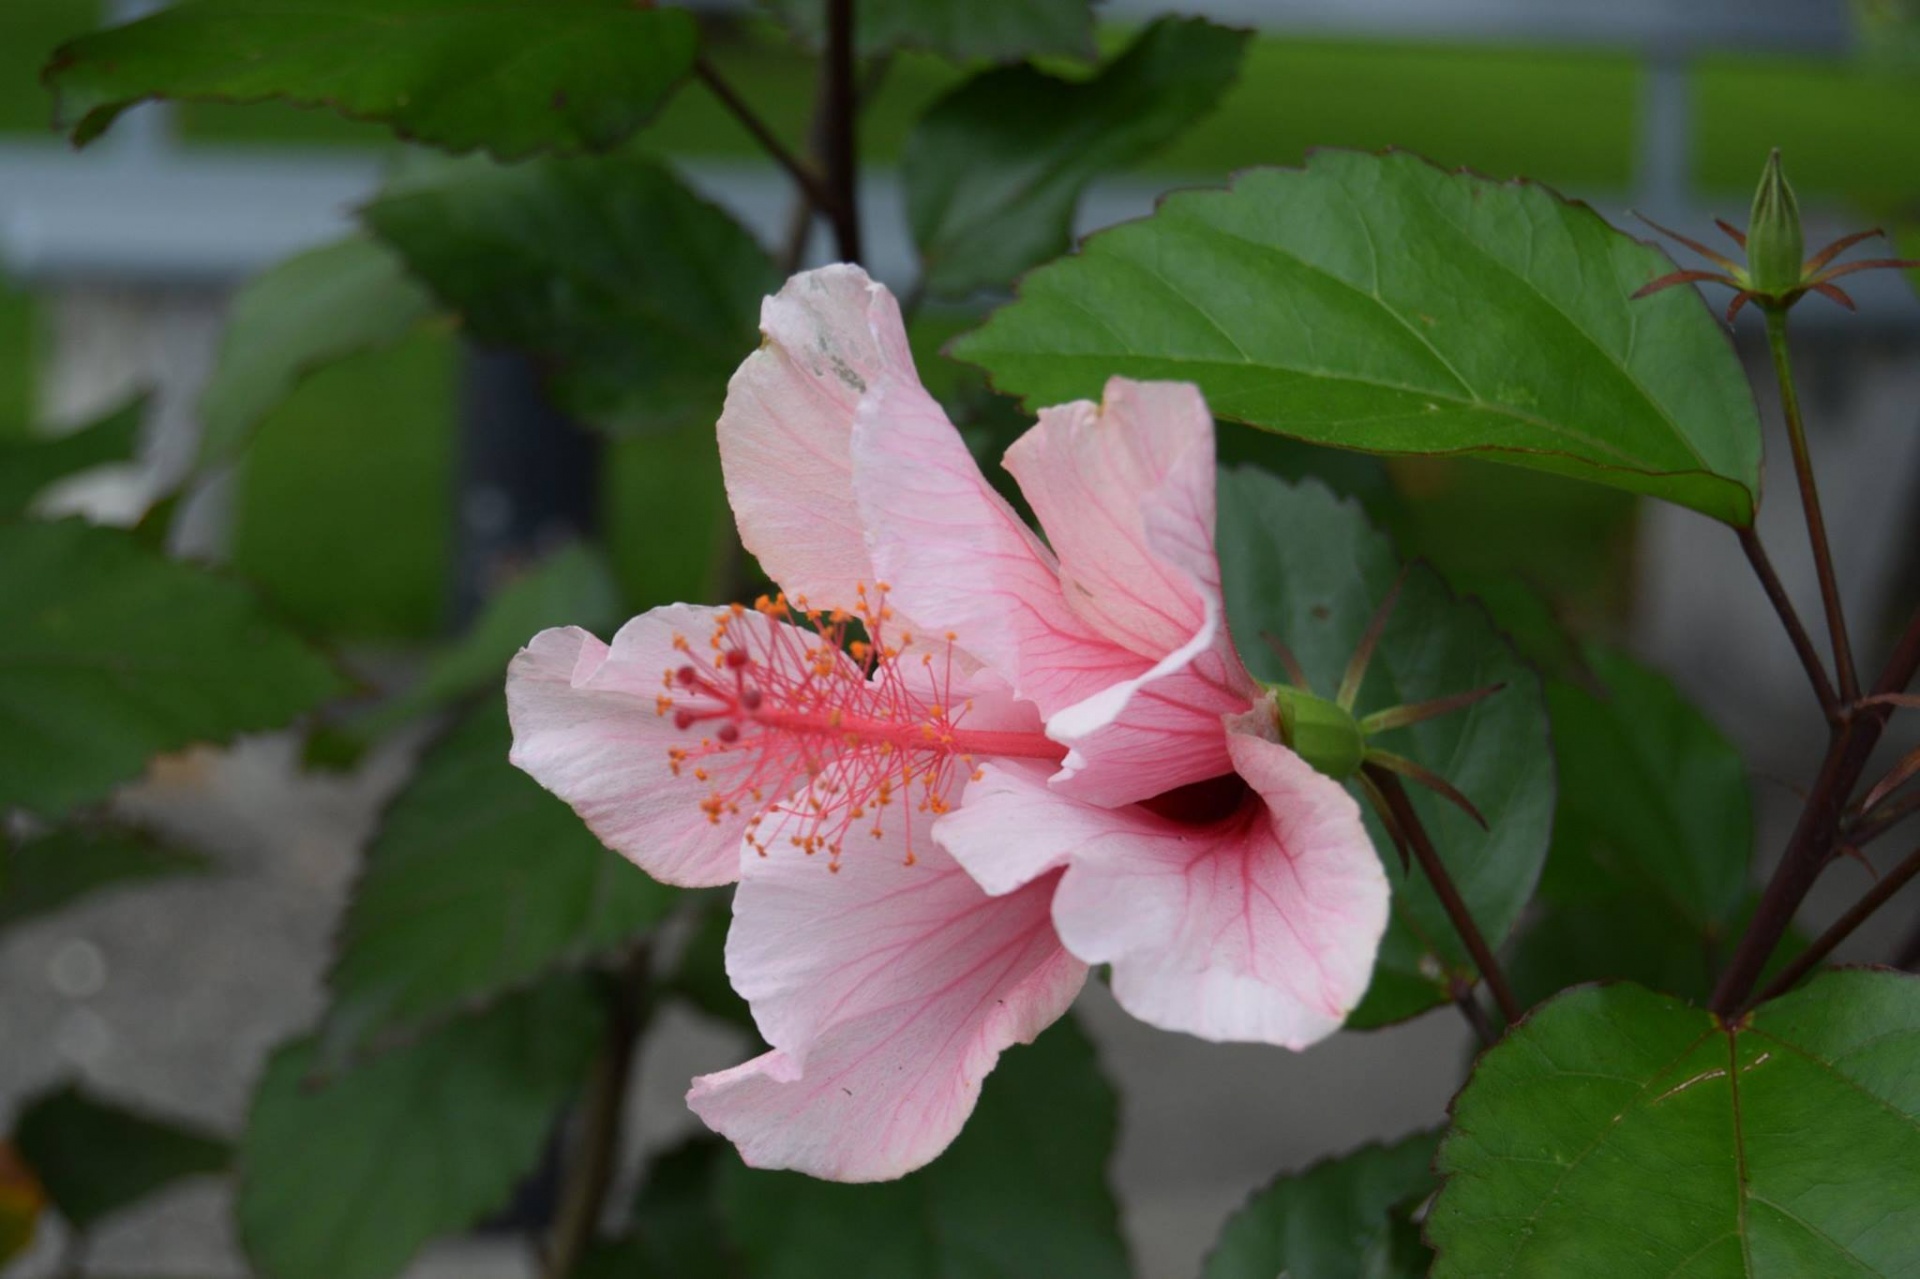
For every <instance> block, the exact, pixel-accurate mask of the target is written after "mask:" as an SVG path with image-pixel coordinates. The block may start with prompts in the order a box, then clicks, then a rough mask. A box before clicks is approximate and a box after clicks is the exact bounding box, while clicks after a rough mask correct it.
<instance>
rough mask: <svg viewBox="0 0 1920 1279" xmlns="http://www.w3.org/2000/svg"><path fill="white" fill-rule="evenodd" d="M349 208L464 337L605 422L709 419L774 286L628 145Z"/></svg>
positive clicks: (690, 198) (730, 227) (738, 241)
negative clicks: (533, 367) (523, 362)
mask: <svg viewBox="0 0 1920 1279" xmlns="http://www.w3.org/2000/svg"><path fill="white" fill-rule="evenodd" d="M362 216H363V217H364V218H365V220H366V222H367V224H368V225H369V226H370V227H372V229H373V230H374V232H375V233H376V234H378V235H379V236H380V238H381V239H383V240H385V241H386V242H387V243H389V244H391V245H392V246H393V247H394V248H396V249H398V250H399V252H400V254H401V256H402V257H404V258H405V259H406V261H407V266H408V268H409V269H410V270H412V271H413V273H414V274H415V275H417V276H419V277H420V278H421V279H423V280H425V281H426V283H427V285H428V286H429V287H430V288H432V289H433V291H434V293H435V294H436V295H438V297H439V298H440V300H441V301H442V302H443V303H445V304H446V305H447V306H449V307H452V308H453V309H455V310H457V311H459V312H460V313H461V314H462V315H463V316H464V317H465V319H466V321H467V324H468V326H469V327H470V328H471V329H472V331H473V332H474V334H475V335H477V336H478V337H480V338H481V339H482V340H484V341H488V342H495V343H499V344H502V345H506V346H514V347H520V348H523V349H525V350H528V351H530V352H533V353H534V354H536V355H538V356H540V357H541V358H543V359H544V360H546V361H547V362H548V363H549V364H550V366H551V368H552V371H553V377H554V389H555V392H556V393H557V395H558V398H559V399H560V401H561V402H562V404H563V405H564V407H566V408H568V409H569V410H571V411H572V412H574V413H576V414H578V415H579V416H581V417H582V418H585V419H587V420H589V421H593V422H596V423H599V424H601V425H605V426H612V427H642V428H649V429H659V428H664V427H670V426H676V425H683V424H690V423H701V424H704V425H707V426H709V427H711V425H712V423H713V421H714V419H715V418H716V417H718V416H719V410H720V402H721V399H722V398H723V396H724V394H725V391H726V384H727V378H728V377H729V376H731V375H732V373H733V370H734V368H735V367H736V366H737V365H738V364H739V363H740V361H741V360H743V359H745V358H746V357H747V355H748V354H750V353H751V352H752V351H753V349H754V347H755V346H756V345H757V343H758V342H759V333H758V330H757V328H756V327H755V325H756V320H757V318H758V316H759V307H760V300H761V298H762V297H764V296H765V295H766V294H768V293H770V292H772V291H773V290H774V289H775V288H776V287H778V285H779V279H778V278H777V274H776V272H775V271H774V268H773V264H772V263H771V262H769V261H768V259H767V255H766V253H765V251H764V250H762V249H761V248H760V246H759V245H758V244H757V243H756V242H755V241H754V239H753V237H752V236H751V235H749V234H748V233H747V232H746V230H744V229H743V228H742V227H741V226H740V224H739V223H737V222H735V221H734V220H733V218H732V217H731V216H730V215H729V214H727V213H726V212H725V211H723V210H722V209H720V208H719V207H717V206H715V205H712V204H709V203H708V202H706V201H705V200H702V199H701V198H700V197H698V196H696V195H694V194H693V192H691V191H689V190H688V189H687V188H686V187H685V186H684V185H682V183H681V182H680V180H679V179H678V178H676V177H675V176H674V175H673V173H672V172H671V171H670V170H669V169H667V168H666V167H664V166H663V165H660V164H658V163H656V162H654V161H651V160H645V159H640V158H635V157H625V156H623V157H620V158H618V159H609V160H564V161H563V160H553V161H542V162H540V163H536V164H525V165H519V166H516V167H513V168H510V169H501V168H490V169H484V170H478V171H468V172H463V173H460V174H458V175H456V176H454V177H452V178H450V179H446V180H444V181H441V182H437V183H435V184H432V185H428V186H422V187H413V188H408V189H405V190H400V191H395V192H392V193H389V194H388V195H386V196H383V197H382V198H380V199H379V200H376V201H375V202H374V203H372V204H371V205H369V206H367V208H366V209H365V210H363V212H362Z"/></svg>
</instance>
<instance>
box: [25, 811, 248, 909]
mask: <svg viewBox="0 0 1920 1279" xmlns="http://www.w3.org/2000/svg"><path fill="white" fill-rule="evenodd" d="M209 869H211V863H210V862H209V861H208V860H207V859H206V857H204V856H202V855H201V854H199V853H196V852H190V851H188V850H186V849H181V848H174V847H171V846H169V845H167V844H163V843H161V842H160V841H159V840H157V839H155V838H154V837H153V836H151V835H149V834H147V833H146V832H145V831H140V830H134V829H132V828H130V827H124V826H108V827H92V826H64V827H61V828H60V829H58V830H55V831H52V832H51V833H49V834H46V835H43V836H41V837H39V838H38V839H30V840H23V841H20V842H17V843H12V842H0V927H4V926H6V925H8V924H17V923H19V922H20V921H21V920H24V919H32V918H33V917H35V916H37V915H47V914H51V913H52V912H54V911H56V910H59V909H61V908H62V907H64V906H66V905H68V904H69V903H71V902H74V901H76V900H78V899H79V898H82V897H85V896H88V895H89V894H91V893H96V892H99V891H100V890H101V889H104V888H111V887H114V886H116V885H122V884H129V883H139V882H143V881H146V880H152V879H162V878H165V877H168V876H171V875H200V874H205V873H206V872H207V871H208V870H209Z"/></svg>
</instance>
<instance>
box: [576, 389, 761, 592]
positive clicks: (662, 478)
mask: <svg viewBox="0 0 1920 1279" xmlns="http://www.w3.org/2000/svg"><path fill="white" fill-rule="evenodd" d="M606 483H607V496H608V501H607V505H606V523H607V527H606V538H607V547H608V552H609V554H610V555H611V556H612V558H613V564H614V571H615V572H616V573H618V574H619V577H620V584H621V585H622V586H623V587H625V588H626V593H627V596H628V598H630V599H632V600H633V601H634V602H635V603H636V604H639V605H643V606H647V607H652V606H653V605H656V604H673V603H677V602H679V601H681V600H716V599H729V598H733V597H736V596H738V595H739V594H740V593H741V586H742V584H743V583H742V582H741V581H740V580H739V579H740V574H741V566H742V562H743V561H744V560H745V559H746V556H745V553H744V552H743V551H741V549H740V542H739V534H738V533H736V532H735V531H734V526H733V511H732V509H731V508H730V507H729V506H728V505H727V491H726V488H725V487H724V486H723V484H722V481H721V477H720V446H719V442H718V441H717V439H716V438H715V435H714V430H713V421H712V419H708V420H705V421H697V422H694V423H693V424H692V425H690V426H682V427H676V428H675V429H673V430H671V431H652V432H649V433H647V434H645V435H636V436H627V437H623V438H620V439H616V440H613V441H611V443H610V446H609V448H608V450H607V480H606Z"/></svg>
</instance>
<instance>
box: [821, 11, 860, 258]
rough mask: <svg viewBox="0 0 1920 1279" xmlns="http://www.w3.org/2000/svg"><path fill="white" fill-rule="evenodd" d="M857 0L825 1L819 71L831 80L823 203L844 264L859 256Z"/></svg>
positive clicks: (825, 100) (827, 115)
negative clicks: (823, 51)
mask: <svg viewBox="0 0 1920 1279" xmlns="http://www.w3.org/2000/svg"><path fill="white" fill-rule="evenodd" d="M853 27H854V8H853V0H827V46H826V57H825V59H824V60H823V61H822V62H821V64H820V74H821V75H823V76H825V77H826V79H827V88H826V94H825V97H824V104H825V106H826V108H827V113H826V132H825V137H824V142H825V146H824V147H823V148H822V151H821V156H822V158H823V159H824V160H825V162H826V169H827V189H828V190H829V191H830V192H831V193H832V195H831V199H829V200H828V201H827V202H825V203H823V204H822V205H821V207H822V208H824V209H825V210H826V211H827V217H828V219H829V220H830V221H831V222H832V223H833V238H834V243H835V245H836V247H837V249H838V251H839V254H840V260H841V261H843V262H858V261H859V260H860V203H859V190H858V177H859V159H858V138H857V137H856V136H855V134H856V125H857V124H858V121H859V109H858V108H859V90H858V86H857V85H856V84H855V83H854V66H853Z"/></svg>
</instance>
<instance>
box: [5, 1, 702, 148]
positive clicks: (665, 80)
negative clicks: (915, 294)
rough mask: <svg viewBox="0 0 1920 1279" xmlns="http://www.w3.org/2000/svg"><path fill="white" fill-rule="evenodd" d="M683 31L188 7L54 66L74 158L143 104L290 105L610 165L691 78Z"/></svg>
mask: <svg viewBox="0 0 1920 1279" xmlns="http://www.w3.org/2000/svg"><path fill="white" fill-rule="evenodd" d="M697 41H698V35H697V32H696V30H695V25H694V19H693V15H692V14H690V13H687V12H686V11H684V10H681V9H673V8H663V9H655V8H654V7H652V6H651V5H637V4H634V3H632V2H631V0H184V2H183V3H179V4H176V5H173V6H172V7H170V8H168V9H165V10H162V11H161V12H159V13H157V14H154V15H153V16H151V17H148V18H144V19H141V20H140V21H138V22H133V23H129V24H127V25H126V26H121V27H114V28H111V29H109V30H105V31H97V32H94V33H93V34H91V35H84V36H81V37H80V38H79V39H77V40H72V41H69V42H68V43H66V44H64V45H62V46H60V48H59V49H57V50H55V51H54V54H53V59H52V61H50V62H49V63H48V64H47V69H46V71H45V73H44V76H43V78H44V79H45V81H46V83H47V86H48V87H49V88H50V89H51V90H52V91H53V94H54V104H55V105H54V118H55V123H56V124H57V125H58V126H59V127H61V128H64V129H70V130H71V131H72V133H73V140H74V142H75V143H76V144H77V145H81V146H84V145H86V144H87V143H88V142H91V141H92V140H93V139H95V138H97V137H98V136H100V134H102V133H104V132H105V131H106V130H107V127H108V126H109V125H111V124H112V123H113V122H114V120H115V118H116V117H118V116H119V114H120V113H121V112H122V111H124V110H126V109H127V108H128V107H130V106H133V105H134V104H135V103H137V102H140V101H142V100H144V99H146V98H181V99H191V100H201V101H215V102H259V101H262V100H265V99H268V98H285V99H287V100H288V101H290V102H293V103H295V104H296V105H299V106H305V107H320V106H325V107H331V108H333V109H334V110H336V111H338V112H340V113H341V114H342V115H345V116H350V117H352V118H355V119H364V120H378V121H381V122H383V123H386V124H388V125H391V126H392V128H393V130H394V132H395V133H398V134H399V135H400V136H401V137H403V138H411V139H415V140H418V141H421V142H426V143H431V144H432V145H434V146H439V147H445V148H447V149H448V150H451V151H471V150H473V149H475V148H476V147H479V148H485V149H486V150H488V151H490V152H492V153H493V154H494V155H496V156H498V157H499V158H501V159H504V160H511V159H515V158H518V157H520V156H525V155H529V154H532V153H533V152H536V151H578V150H590V151H605V150H607V149H609V148H611V147H614V146H616V145H618V144H619V143H620V142H622V141H624V140H626V138H627V137H628V136H629V135H630V134H632V133H633V131H634V130H635V129H638V128H639V127H640V126H641V125H642V124H644V123H646V121H647V119H648V118H649V117H650V116H652V115H653V113H654V111H656V110H657V109H658V108H659V106H660V104H661V103H662V102H664V101H665V100H666V99H667V97H668V95H669V94H671V93H672V91H673V89H674V88H675V86H677V85H678V84H679V83H680V81H681V80H682V79H683V78H684V77H685V76H686V74H687V72H688V71H689V70H691V69H692V66H693V57H694V52H695V48H696V45H697Z"/></svg>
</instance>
